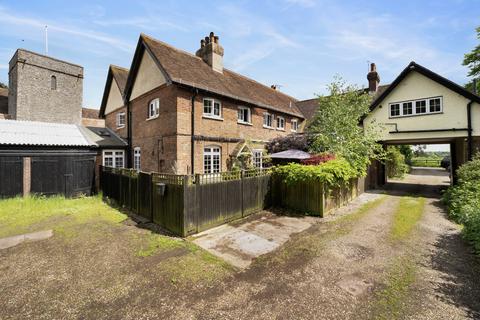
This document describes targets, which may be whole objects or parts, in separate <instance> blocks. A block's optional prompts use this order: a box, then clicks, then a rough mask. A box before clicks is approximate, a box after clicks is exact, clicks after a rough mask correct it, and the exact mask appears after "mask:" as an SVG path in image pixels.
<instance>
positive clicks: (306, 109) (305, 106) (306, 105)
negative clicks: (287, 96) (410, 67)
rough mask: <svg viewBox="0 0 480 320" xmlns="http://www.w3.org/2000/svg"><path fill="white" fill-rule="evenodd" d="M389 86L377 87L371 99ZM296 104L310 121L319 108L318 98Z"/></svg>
mask: <svg viewBox="0 0 480 320" xmlns="http://www.w3.org/2000/svg"><path fill="white" fill-rule="evenodd" d="M389 86H390V85H389V84H385V85H380V86H378V89H377V92H376V93H375V95H374V96H373V98H374V99H375V98H376V97H379V96H380V95H381V94H382V93H383V92H384V91H385V90H387V88H388V87H389ZM367 90H368V89H367ZM296 104H297V107H298V109H300V111H301V112H302V113H303V115H304V116H305V119H307V120H309V119H312V118H313V117H314V116H315V112H317V110H318V108H319V107H320V105H319V103H318V98H313V99H308V100H302V101H297V103H296Z"/></svg>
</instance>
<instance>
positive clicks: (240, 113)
mask: <svg viewBox="0 0 480 320" xmlns="http://www.w3.org/2000/svg"><path fill="white" fill-rule="evenodd" d="M245 110H246V111H247V118H248V119H247V121H245V120H244V119H242V118H243V116H244V113H243V112H244V111H245ZM237 122H238V123H241V124H252V109H250V108H249V107H244V106H239V107H238V115H237Z"/></svg>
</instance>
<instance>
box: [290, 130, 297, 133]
mask: <svg viewBox="0 0 480 320" xmlns="http://www.w3.org/2000/svg"><path fill="white" fill-rule="evenodd" d="M297 131H298V130H293V129H292V130H290V132H294V133H297Z"/></svg>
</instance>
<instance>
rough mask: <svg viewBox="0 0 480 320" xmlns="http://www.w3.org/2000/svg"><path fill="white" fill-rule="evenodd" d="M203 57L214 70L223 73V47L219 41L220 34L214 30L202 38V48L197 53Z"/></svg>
mask: <svg viewBox="0 0 480 320" xmlns="http://www.w3.org/2000/svg"><path fill="white" fill-rule="evenodd" d="M195 55H196V56H197V57H200V58H202V60H203V61H205V62H206V63H207V64H208V65H209V66H210V67H212V69H213V70H214V71H217V72H220V73H223V48H222V46H221V45H220V43H219V40H218V36H216V35H215V34H214V33H213V32H210V35H209V36H207V37H205V39H202V40H200V49H198V50H197V52H196V53H195Z"/></svg>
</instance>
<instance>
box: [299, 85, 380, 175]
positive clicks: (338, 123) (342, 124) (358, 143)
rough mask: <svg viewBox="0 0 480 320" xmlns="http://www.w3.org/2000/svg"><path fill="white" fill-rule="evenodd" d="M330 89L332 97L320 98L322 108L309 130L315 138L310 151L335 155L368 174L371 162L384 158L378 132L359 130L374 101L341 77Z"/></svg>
mask: <svg viewBox="0 0 480 320" xmlns="http://www.w3.org/2000/svg"><path fill="white" fill-rule="evenodd" d="M328 89H329V91H330V93H329V95H327V96H321V97H319V104H320V105H321V108H318V111H317V113H316V115H315V117H314V118H313V119H312V121H311V122H310V124H309V125H308V128H307V133H309V134H310V135H311V136H312V137H313V142H312V143H311V144H310V151H311V152H314V153H319V152H331V153H334V154H336V155H337V156H341V157H343V158H345V159H346V160H347V161H348V162H349V163H350V164H351V165H352V167H354V168H355V169H356V170H357V171H358V172H359V173H361V174H365V172H366V168H367V165H368V164H369V163H370V160H371V159H375V158H377V159H378V158H381V157H382V156H383V149H382V146H381V145H380V144H378V143H377V142H376V141H377V140H378V135H377V132H378V128H376V127H375V126H369V128H368V129H364V128H362V127H361V126H359V123H360V120H361V119H362V118H363V117H364V116H366V115H367V114H368V112H369V111H370V102H371V97H370V96H369V95H368V94H367V93H366V92H365V91H364V90H359V88H357V87H355V86H351V85H347V84H346V83H345V81H343V80H342V79H341V78H340V77H336V78H335V79H334V81H333V82H332V83H331V84H330V85H329V86H328Z"/></svg>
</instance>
